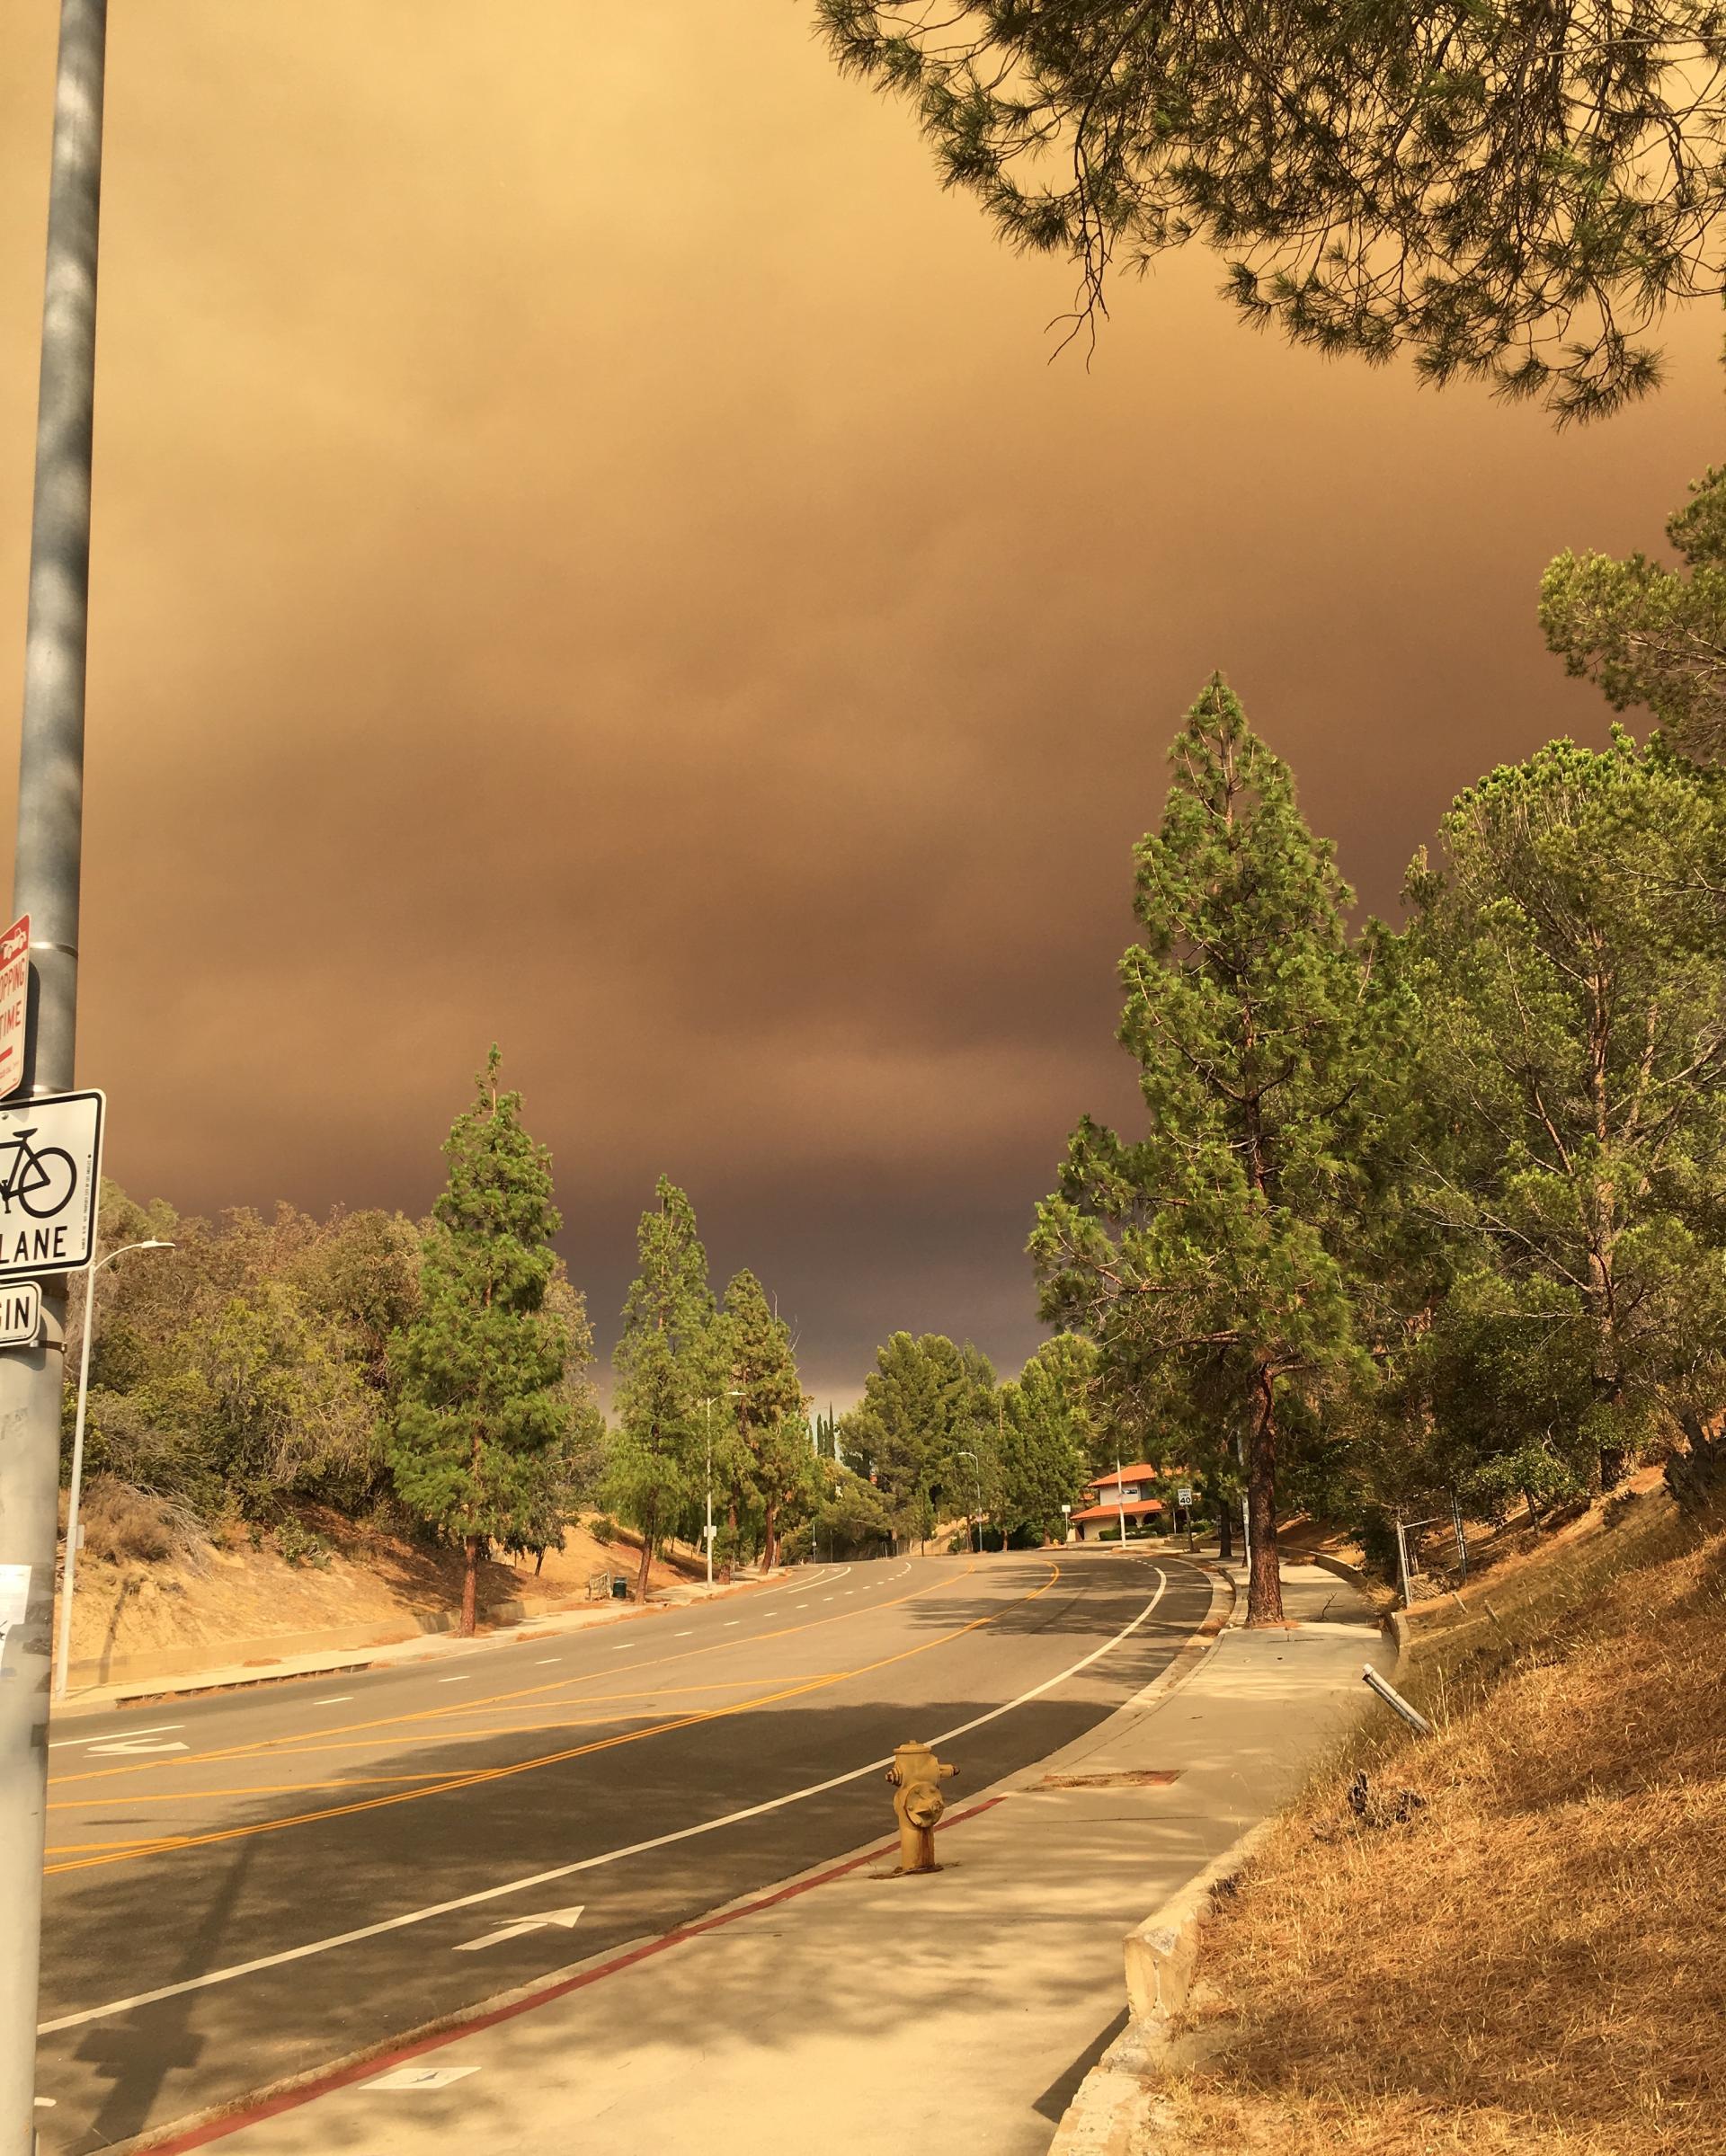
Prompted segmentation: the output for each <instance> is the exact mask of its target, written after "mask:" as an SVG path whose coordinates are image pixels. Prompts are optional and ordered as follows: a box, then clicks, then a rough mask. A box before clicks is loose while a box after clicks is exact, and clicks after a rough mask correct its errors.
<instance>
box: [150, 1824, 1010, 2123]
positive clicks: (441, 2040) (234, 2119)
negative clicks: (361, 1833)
mask: <svg viewBox="0 0 1726 2156" xmlns="http://www.w3.org/2000/svg"><path fill="white" fill-rule="evenodd" d="M1001 1801H1002V1799H1001V1797H984V1798H983V1800H982V1802H981V1803H979V1804H974V1805H967V1806H966V1807H965V1810H964V1811H962V1812H949V1813H948V1815H947V1817H946V1818H945V1819H944V1820H943V1821H942V1823H941V1824H942V1827H943V1829H945V1828H947V1827H950V1826H957V1825H958V1824H959V1823H960V1821H961V1820H965V1819H975V1818H976V1817H978V1815H979V1814H982V1813H983V1812H988V1811H992V1810H993V1808H994V1806H996V1805H998V1804H1000V1803H1001ZM897 1847H898V1844H897V1843H896V1842H893V1841H886V1842H883V1843H882V1844H881V1845H880V1847H879V1848H877V1849H870V1850H864V1852H863V1854H862V1855H861V1856H860V1857H851V1858H850V1859H847V1861H846V1862H845V1863H843V1864H835V1865H833V1866H832V1868H830V1869H828V1870H826V1871H823V1872H817V1873H816V1874H815V1875H814V1877H813V1878H809V1879H799V1880H797V1881H796V1884H795V1885H790V1886H780V1887H777V1888H775V1890H774V1891H773V1892H772V1893H771V1894H761V1895H759V1896H758V1897H757V1898H756V1899H755V1900H754V1901H752V1902H745V1903H743V1905H742V1907H741V1908H737V1909H728V1910H726V1911H725V1912H723V1914H721V1915H719V1916H710V1917H707V1918H705V1919H704V1920H703V1921H702V1922H700V1923H698V1924H685V1925H682V1926H681V1927H680V1928H679V1929H678V1930H675V1931H667V1932H665V1933H664V1934H663V1936H662V1937H660V1938H658V1939H649V1941H648V1942H647V1944H646V1945H645V1947H634V1948H632V1949H631V1950H630V1952H628V1953H627V1954H619V1955H617V1956H614V1957H613V1958H612V1959H611V1960H610V1961H604V1962H601V1964H600V1965H599V1966H598V1967H597V1968H594V1969H584V1970H583V1972H582V1974H580V1975H579V1976H568V1977H565V1979H564V1981H563V1982H562V1983H553V1984H547V1986H546V1987H545V1989H544V1990H543V1991H538V1992H530V1993H529V1995H528V1996H527V1997H526V1998H525V1999H513V2000H512V2001H510V2003H509V2004H508V2005H507V2006H498V2007H493V2008H492V2009H491V2010H489V2011H488V2012H485V2013H481V2014H476V2015H475V2016H474V2018H472V2019H471V2020H469V2021H464V2022H462V2023H461V2024H460V2025H459V2027H455V2028H446V2029H440V2030H439V2031H438V2032H437V2033H436V2034H435V2035H433V2036H423V2037H421V2039H420V2040H419V2042H418V2043H416V2044H405V2045H400V2046H399V2047H398V2048H397V2049H396V2050H394V2051H383V2052H378V2053H375V2054H372V2055H371V2056H369V2057H368V2058H365V2059H361V2060H360V2061H358V2062H357V2063H355V2064H353V2065H351V2066H341V2067H337V2068H336V2069H335V2071H334V2072H331V2073H325V2074H320V2075H319V2076H318V2078H317V2079H316V2081H303V2082H301V2083H300V2084H299V2085H298V2087H297V2088H294V2089H284V2090H283V2091H282V2093H281V2094H280V2096H272V2097H267V2098H265V2099H264V2100H263V2101H262V2103H256V2104H254V2105H252V2106H250V2107H248V2108H247V2109H246V2110H244V2111H233V2112H229V2113H228V2114H227V2116H225V2117H222V2118H216V2119H211V2120H210V2121H209V2123H208V2124H207V2125H201V2126H193V2127H192V2128H191V2130H190V2131H189V2132H187V2133H184V2134H175V2135H174V2136H173V2139H172V2140H169V2141H150V2140H147V2139H145V2138H142V2137H140V2138H139V2139H138V2140H136V2141H133V2142H131V2143H129V2144H128V2145H129V2147H131V2148H132V2149H135V2150H137V2151H138V2152H139V2156H144V2152H146V2151H147V2152H148V2156H182V2152H184V2151H186V2150H189V2149H201V2148H206V2147H208V2146H209V2143H211V2142H212V2141H224V2140H226V2139H227V2136H228V2135H229V2134H238V2133H239V2132H241V2130H242V2129H243V2128H245V2127H246V2126H254V2125H257V2124H258V2123H259V2122H260V2120H262V2119H266V2118H279V2117H280V2116H281V2114H282V2113H283V2112H284V2111H296V2110H298V2108H299V2107H300V2106H301V2105H302V2104H309V2103H313V2102H315V2101H316V2099H317V2098H319V2097H321V2096H329V2095H331V2094H332V2093H333V2092H334V2090H335V2089H351V2087H352V2086H353V2084H354V2083H355V2082H356V2081H370V2080H371V2079H372V2078H373V2077H374V2076H375V2075H377V2074H380V2073H387V2072H389V2070H390V2068H391V2067H392V2066H400V2065H402V2064H404V2063H405V2062H406V2061H407V2060H409V2059H419V2058H423V2057H424V2056H425V2054H426V2053H427V2052H432V2051H441V2050H442V2049H443V2047H444V2045H446V2044H456V2043H459V2042H460V2041H461V2039H462V2038H463V2037H464V2036H477V2035H478V2034H479V2032H480V2031H481V2030H482V2029H486V2028H495V2027H497V2026H498V2024H499V2023H500V2022H503V2021H513V2020H514V2019H515V2018H516V2017H517V2015H518V2014H529V2013H533V2012H534V2011H536V2010H538V2008H540V2007H542V2006H549V2005H550V2004H551V2003H552V2002H553V2001H554V2000H557V1999H566V1998H567V1997H568V1996H569V1994H570V1993H571V1992H580V1991H584V1990H585V1989H586V1987H587V1986H588V1985H589V1984H591V1983H599V1982H600V1980H601V1978H602V1977H606V1976H616V1975H618V1974H621V1973H622V1972H623V1971H624V1970H625V1969H632V1968H634V1967H635V1966H636V1964H637V1963H638V1962H644V1961H651V1960H652V1958H653V1957H654V1955H656V1954H664V1953H666V1952H668V1951H669V1950H670V1948H672V1947H681V1946H682V1945H683V1944H684V1943H685V1941H686V1940H689V1939H699V1938H700V1937H701V1935H702V1934H703V1932H707V1931H717V1930H720V1929H721V1928H722V1927H723V1926H725V1925H726V1924H734V1923H736V1922H738V1921H739V1920H740V1919H742V1918H743V1917H746V1916H755V1915H758V1914H759V1913H760V1912H761V1911H762V1910H763V1909H775V1908H778V1905H779V1904H780V1903H782V1902H792V1901H795V1900H796V1897H797V1896H798V1895H799V1894H807V1893H808V1892H809V1891H810V1889H811V1888H812V1887H816V1886H824V1885H827V1883H828V1882H829V1880H832V1879H842V1878H843V1877H845V1875H846V1873H847V1872H853V1871H858V1870H860V1869H861V1868H862V1867H863V1866H864V1865H866V1864H873V1863H874V1862H875V1861H876V1859H877V1858H878V1857H889V1856H892V1855H893V1854H894V1851H895V1850H896V1849H897Z"/></svg>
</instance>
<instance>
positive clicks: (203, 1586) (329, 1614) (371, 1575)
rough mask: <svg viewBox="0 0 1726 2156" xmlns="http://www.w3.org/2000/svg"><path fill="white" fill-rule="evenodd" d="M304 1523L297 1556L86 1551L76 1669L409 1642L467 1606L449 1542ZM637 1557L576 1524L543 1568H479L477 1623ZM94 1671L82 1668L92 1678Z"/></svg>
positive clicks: (543, 1604) (317, 1516)
mask: <svg viewBox="0 0 1726 2156" xmlns="http://www.w3.org/2000/svg"><path fill="white" fill-rule="evenodd" d="M302 1529H303V1531H304V1533H305V1535H306V1538H307V1540H308V1541H311V1540H313V1539H314V1538H315V1539H316V1542H315V1544H314V1547H313V1548H311V1549H310V1551H309V1552H308V1553H307V1555H305V1556H303V1557H300V1558H298V1561H295V1562H291V1563H290V1562H289V1561H288V1560H287V1559H286V1558H284V1557H282V1556H281V1555H280V1552H279V1551H278V1550H277V1548H275V1547H274V1540H273V1538H269V1537H266V1538H265V1542H264V1547H263V1548H254V1547H253V1546H252V1544H251V1542H250V1541H249V1540H248V1539H246V1537H245V1535H243V1534H239V1535H234V1536H230V1537H228V1538H227V1539H225V1540H222V1541H218V1542H215V1543H211V1544H208V1545H205V1546H203V1547H201V1548H200V1547H196V1546H194V1547H193V1548H191V1549H190V1550H187V1551H185V1552H184V1553H183V1554H181V1555H177V1556H173V1557H165V1558H163V1559H161V1560H159V1561H156V1562H154V1563H147V1562H143V1561H140V1560H138V1559H134V1558H122V1559H121V1560H120V1562H118V1563H115V1562H111V1561H108V1560H106V1559H104V1558H102V1557H97V1556H95V1555H93V1553H92V1551H91V1550H90V1549H88V1548H86V1549H85V1554H84V1555H83V1557H81V1558H80V1560H79V1564H78V1591H77V1597H76V1602H75V1603H74V1606H73V1611H72V1659H73V1663H74V1664H75V1665H76V1664H116V1663H119V1662H120V1661H122V1660H123V1659H124V1658H127V1657H129V1656H133V1655H148V1654H153V1653H156V1652H159V1651H161V1650H164V1649H185V1648H191V1647H208V1648H209V1649H210V1650H211V1654H210V1659H211V1660H212V1661H217V1660H219V1659H220V1658H221V1655H222V1653H223V1651H224V1650H227V1649H229V1648H236V1647H244V1646H248V1645H250V1644H252V1643H255V1642H260V1641H268V1640H271V1639H278V1638H286V1637H293V1636H296V1635H300V1634H307V1633H319V1632H334V1631H338V1630H339V1631H342V1632H343V1633H351V1638H352V1643H353V1644H354V1645H355V1646H380V1645H382V1644H384V1643H386V1642H387V1641H389V1640H395V1639H408V1638H412V1637H414V1636H415V1635H416V1634H417V1633H419V1632H420V1631H422V1630H423V1629H424V1627H423V1625H422V1623H421V1622H420V1617H421V1614H422V1613H432V1612H442V1611H451V1610H457V1609H458V1608H459V1606H460V1601H461V1560H460V1556H459V1553H458V1552H457V1551H455V1550H453V1549H439V1548H430V1547H428V1546H427V1545H425V1544H423V1543H420V1542H416V1541H414V1540H413V1539H409V1538H407V1537H405V1536H402V1535H398V1534H392V1533H388V1532H386V1531H384V1530H381V1529H378V1528H373V1527H369V1526H365V1525H358V1526H356V1525H355V1524H354V1523H353V1522H351V1521H346V1520H343V1519H342V1518H341V1517H340V1516H339V1515H337V1514H334V1513H331V1514H323V1513H307V1514H306V1516H305V1518H304V1521H303V1522H302ZM317 1544H321V1545H322V1547H321V1548H320V1547H316V1545H317ZM640 1561H641V1553H640V1550H639V1548H638V1547H637V1546H636V1544H634V1543H633V1542H630V1541H627V1540H626V1539H623V1538H621V1537H619V1538H618V1539H617V1540H615V1541H613V1542H610V1543H609V1544H607V1543H602V1542H601V1541H598V1540H596V1539H595V1538H594V1537H593V1536H592V1534H590V1533H588V1532H587V1531H586V1530H585V1529H581V1528H572V1529H571V1530H569V1532H568V1534H567V1536H566V1546H565V1548H563V1549H562V1550H547V1553H546V1559H545V1565H544V1567H543V1570H542V1571H541V1572H540V1573H539V1574H538V1575H536V1574H535V1571H534V1566H533V1562H532V1560H531V1559H530V1558H529V1559H528V1560H527V1561H526V1562H524V1563H521V1564H508V1563H486V1564H484V1565H482V1566H481V1567H480V1578H479V1608H480V1619H481V1622H482V1623H484V1622H485V1620H486V1619H487V1617H488V1616H489V1615H490V1614H491V1613H492V1612H494V1611H495V1610H497V1609H498V1607H499V1605H500V1604H503V1603H512V1602H516V1603H522V1604H525V1605H526V1608H527V1610H528V1611H529V1614H531V1613H533V1612H534V1611H536V1610H556V1609H566V1608H571V1607H574V1606H575V1605H577V1604H581V1603H583V1602H585V1601H587V1599H588V1583H589V1580H590V1578H591V1577H592V1575H594V1574H596V1573H597V1572H600V1571H601V1570H608V1571H611V1572H621V1573H625V1574H627V1575H628V1578H629V1580H630V1582H631V1584H632V1585H633V1583H634V1580H635V1576H636V1568H637V1566H639V1564H640ZM697 1571H698V1567H697V1564H696V1560H695V1559H694V1558H693V1557H690V1558H688V1559H686V1560H684V1561H682V1562H678V1561H675V1560H674V1561H672V1562H671V1563H664V1562H662V1561H660V1560H658V1559H655V1561H654V1567H653V1573H652V1584H653V1586H654V1587H655V1588H658V1587H663V1586H669V1585H672V1584H676V1583H678V1582H687V1581H688V1580H690V1579H692V1578H693V1577H695V1576H697ZM84 1675H85V1681H86V1682H87V1681H90V1678H91V1676H92V1675H93V1672H91V1671H89V1670H86V1671H85V1672H84Z"/></svg>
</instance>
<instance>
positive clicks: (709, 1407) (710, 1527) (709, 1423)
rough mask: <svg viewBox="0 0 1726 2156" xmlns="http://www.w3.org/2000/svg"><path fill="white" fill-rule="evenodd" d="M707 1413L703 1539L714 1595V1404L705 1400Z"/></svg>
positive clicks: (708, 1588) (710, 1587) (710, 1586)
mask: <svg viewBox="0 0 1726 2156" xmlns="http://www.w3.org/2000/svg"><path fill="white" fill-rule="evenodd" d="M702 1406H704V1407H705V1408H706V1409H707V1532H706V1534H705V1535H704V1536H703V1538H702V1539H703V1541H704V1542H705V1543H706V1545H707V1593H709V1594H711V1593H713V1402H712V1401H711V1400H704V1401H703V1402H702Z"/></svg>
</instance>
